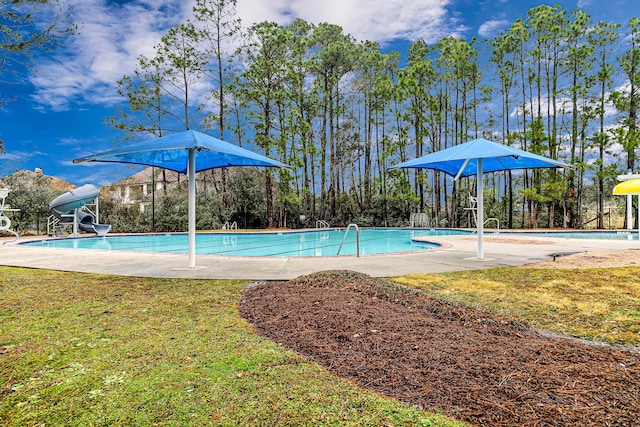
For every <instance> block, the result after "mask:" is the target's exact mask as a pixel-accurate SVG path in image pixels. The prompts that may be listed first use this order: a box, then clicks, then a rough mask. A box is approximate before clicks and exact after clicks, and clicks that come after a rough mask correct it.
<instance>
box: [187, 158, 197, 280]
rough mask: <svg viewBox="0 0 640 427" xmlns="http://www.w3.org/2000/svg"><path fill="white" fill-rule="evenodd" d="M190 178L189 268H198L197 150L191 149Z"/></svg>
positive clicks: (189, 161) (188, 171)
mask: <svg viewBox="0 0 640 427" xmlns="http://www.w3.org/2000/svg"><path fill="white" fill-rule="evenodd" d="M187 174H188V176H189V208H188V211H189V268H195V267H196V150H195V148H190V149H189V158H188V159H187Z"/></svg>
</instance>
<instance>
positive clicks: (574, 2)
mask: <svg viewBox="0 0 640 427" xmlns="http://www.w3.org/2000/svg"><path fill="white" fill-rule="evenodd" d="M237 1H238V15H239V17H240V18H241V19H242V23H243V26H245V27H247V26H249V25H250V24H251V23H254V22H259V21H264V20H272V21H276V22H279V23H281V24H288V23H289V22H291V21H292V20H293V19H294V18H296V17H299V18H302V19H304V20H306V21H309V22H313V23H319V22H330V23H333V24H337V25H340V26H342V28H343V29H344V31H345V33H349V34H351V35H352V36H354V37H355V38H356V39H357V40H374V41H377V42H380V43H381V44H383V45H384V46H386V47H390V48H396V49H405V48H406V46H408V43H409V42H410V41H413V40H416V39H417V38H420V37H422V38H424V39H425V40H427V41H428V42H435V41H437V40H439V39H441V38H442V37H446V36H450V35H453V36H457V37H463V38H467V39H468V38H471V37H473V36H476V37H491V36H493V35H495V34H497V33H498V32H500V31H501V30H503V29H504V28H506V27H508V26H509V25H510V24H511V23H512V22H513V21H514V20H515V19H517V18H523V17H524V15H525V14H526V12H527V10H529V9H530V8H532V7H535V6H538V5H540V4H555V3H557V4H560V5H561V6H562V7H563V8H565V9H567V10H571V9H573V8H574V7H576V6H579V7H581V8H582V9H584V10H586V11H587V12H588V13H589V14H591V16H592V20H593V21H594V22H596V21H599V20H604V21H607V22H619V23H621V24H625V23H626V22H627V20H628V19H629V18H630V17H631V16H640V4H638V3H637V0H559V1H555V2H541V1H532V0H484V1H474V0H323V1H317V0H270V1H265V0H237ZM68 3H70V4H72V5H73V7H74V14H75V19H76V20H77V22H79V23H82V31H81V32H80V33H79V34H78V35H77V36H74V37H73V38H72V39H71V40H69V41H67V43H66V44H65V45H64V46H63V47H61V48H59V49H57V50H56V51H55V52H49V53H46V54H41V55H37V56H36V57H35V58H34V59H33V60H34V69H35V70H36V71H37V72H29V73H20V75H19V76H18V81H17V82H14V83H13V84H7V83H5V82H3V81H2V80H0V96H2V97H3V98H8V97H13V96H15V97H16V100H15V101H12V102H9V103H7V104H6V105H5V106H4V109H3V110H0V138H2V139H3V140H4V142H5V149H6V151H7V154H5V155H0V176H4V175H7V174H9V173H12V172H15V171H16V170H19V169H29V170H34V169H35V168H37V167H39V168H42V169H43V171H44V173H45V174H47V175H53V176H57V177H59V178H61V179H64V180H67V181H69V182H71V183H73V184H76V185H81V184H84V183H93V184H97V185H106V184H109V183H113V182H116V181H119V180H120V179H122V178H123V177H125V176H128V175H131V174H133V173H135V172H137V171H138V170H140V168H139V167H131V166H129V167H127V166H119V165H113V164H105V165H101V164H77V165H75V164H72V160H73V159H74V158H77V157H81V156H85V155H88V154H91V153H95V152H98V151H102V150H106V149H109V148H111V147H112V146H113V144H114V143H116V142H118V141H120V140H121V137H122V135H121V134H120V133H119V132H116V131H113V130H110V129H109V128H108V127H107V126H106V125H105V124H104V119H105V117H107V116H110V115H112V114H113V111H114V106H116V105H117V104H118V103H119V102H122V100H121V99H119V98H118V95H117V92H116V82H117V80H118V79H120V78H122V77H123V76H124V75H128V74H132V73H133V71H134V69H135V67H136V63H137V58H138V57H139V56H140V55H147V56H151V55H152V53H153V47H154V46H155V45H156V44H157V43H158V42H159V39H160V37H161V36H162V35H163V34H164V33H165V31H166V30H167V29H168V28H170V27H172V26H175V25H177V24H179V23H181V22H185V21H186V19H188V18H189V17H190V14H191V8H192V5H193V0H131V1H127V0H68Z"/></svg>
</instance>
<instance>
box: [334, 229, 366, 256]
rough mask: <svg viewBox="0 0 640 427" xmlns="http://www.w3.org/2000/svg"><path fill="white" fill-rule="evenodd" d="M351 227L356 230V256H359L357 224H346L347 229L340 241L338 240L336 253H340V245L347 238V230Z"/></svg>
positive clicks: (358, 230)
mask: <svg viewBox="0 0 640 427" xmlns="http://www.w3.org/2000/svg"><path fill="white" fill-rule="evenodd" d="M351 228H355V230H356V256H357V257H358V258H359V257H360V229H359V228H358V225H357V224H349V225H347V230H346V231H345V232H344V236H342V242H340V247H339V248H338V252H337V253H336V255H340V251H341V250H342V245H344V241H345V239H346V238H347V234H349V230H350V229H351Z"/></svg>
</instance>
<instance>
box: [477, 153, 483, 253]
mask: <svg viewBox="0 0 640 427" xmlns="http://www.w3.org/2000/svg"><path fill="white" fill-rule="evenodd" d="M482 167H483V166H482V158H479V159H478V170H477V172H476V194H477V197H478V201H477V204H476V207H477V208H478V209H477V218H478V221H477V224H476V226H477V227H478V258H479V259H483V258H484V243H483V234H484V185H483V182H484V177H483V173H482Z"/></svg>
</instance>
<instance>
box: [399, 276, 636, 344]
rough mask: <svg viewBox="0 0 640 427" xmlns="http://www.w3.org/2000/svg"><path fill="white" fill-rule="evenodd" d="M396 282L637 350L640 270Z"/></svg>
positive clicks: (408, 278) (423, 278)
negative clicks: (634, 347)
mask: <svg viewBox="0 0 640 427" xmlns="http://www.w3.org/2000/svg"><path fill="white" fill-rule="evenodd" d="M394 280H395V281H397V282H399V283H403V284H405V285H410V286H415V287H417V288H420V289H424V290H427V291H429V292H431V293H433V294H435V295H439V296H441V297H444V298H446V299H449V300H454V301H458V302H461V303H463V304H466V305H470V306H473V307H476V308H479V309H481V310H484V311H489V312H493V313H500V314H507V315H510V316H513V317H516V318H519V319H524V320H527V321H528V322H530V323H531V324H533V325H535V326H536V327H538V328H541V329H545V330H549V331H553V332H557V333H561V334H565V335H571V336H576V337H580V338H585V339H590V340H595V341H602V342H608V343H610V344H615V345H629V346H640V267H622V268H593V269H572V270H562V269H529V268H496V269H490V270H482V271H467V272H455V273H448V274H437V275H436V274H433V275H426V274H420V275H411V276H405V277H398V278H394Z"/></svg>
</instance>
